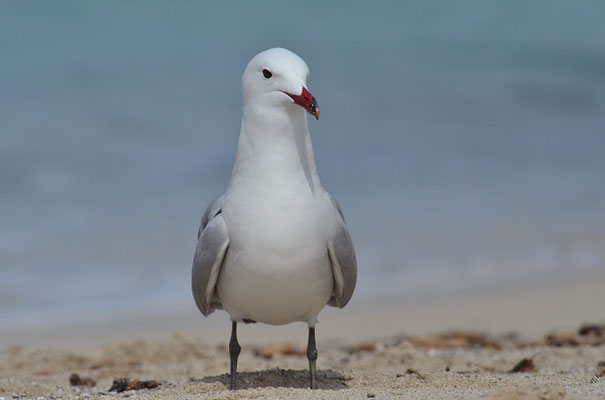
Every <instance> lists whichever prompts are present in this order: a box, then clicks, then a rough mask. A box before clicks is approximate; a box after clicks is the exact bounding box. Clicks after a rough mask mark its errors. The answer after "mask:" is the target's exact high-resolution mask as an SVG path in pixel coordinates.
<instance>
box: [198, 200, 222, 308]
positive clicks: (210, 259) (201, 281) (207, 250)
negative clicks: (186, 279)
mask: <svg viewBox="0 0 605 400" xmlns="http://www.w3.org/2000/svg"><path fill="white" fill-rule="evenodd" d="M223 198H224V195H223V196H220V197H218V198H217V199H215V200H214V201H213V202H212V203H210V205H209V206H208V207H207V208H206V211H204V215H203V216H202V222H201V224H200V229H199V231H198V235H197V237H198V241H197V247H196V249H195V256H194V257H193V267H192V268H191V288H192V291H193V298H194V299H195V304H196V305H197V308H199V310H200V311H201V312H202V314H204V315H205V316H208V315H209V314H211V313H212V312H213V311H214V310H216V309H217V308H218V309H222V306H221V303H220V301H219V300H218V297H217V295H216V290H215V287H216V281H217V280H218V275H219V272H220V270H221V265H222V264H223V260H224V258H225V254H226V253H227V248H228V246H229V232H228V230H227V224H225V220H224V219H223V216H222V215H221V210H222V204H223Z"/></svg>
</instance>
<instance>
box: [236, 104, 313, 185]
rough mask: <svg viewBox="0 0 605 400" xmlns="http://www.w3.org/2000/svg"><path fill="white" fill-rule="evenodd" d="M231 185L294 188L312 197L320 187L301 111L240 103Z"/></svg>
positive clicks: (303, 115) (293, 108)
mask: <svg viewBox="0 0 605 400" xmlns="http://www.w3.org/2000/svg"><path fill="white" fill-rule="evenodd" d="M233 185H244V186H249V185H250V186H251V187H254V188H255V190H259V191H262V190H264V189H265V188H266V187H274V188H275V189H279V188H282V189H283V188H286V187H290V188H292V187H293V186H297V189H296V191H297V192H298V191H300V190H304V191H309V192H310V193H311V194H315V192H316V191H317V190H318V189H319V188H320V185H321V184H320V182H319V176H318V174H317V167H316V166H315V157H314V155H313V146H312V144H311V137H310V135H309V127H308V125H307V116H306V115H305V111H304V110H303V109H302V108H299V107H298V106H294V107H292V106H289V105H287V106H284V107H274V108H273V107H271V108H262V107H258V106H253V105H250V104H246V103H244V106H243V109H242V126H241V132H240V137H239V144H238V148H237V156H236V159H235V165H234V166H233V173H232V176H231V182H230V186H233Z"/></svg>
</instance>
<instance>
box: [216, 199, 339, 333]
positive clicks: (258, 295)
mask: <svg viewBox="0 0 605 400" xmlns="http://www.w3.org/2000/svg"><path fill="white" fill-rule="evenodd" d="M284 189H285V190H284ZM290 189H291V188H290ZM319 189H320V188H319ZM288 190H289V189H287V188H282V190H281V191H275V190H273V191H271V193H272V196H271V198H270V199H269V198H268V197H267V196H263V195H262V192H259V195H253V194H251V193H250V191H247V199H248V201H246V202H243V201H234V202H230V201H228V199H227V200H226V202H225V206H224V209H223V216H224V218H225V220H226V221H227V225H228V226H237V229H234V230H233V232H231V231H230V232H229V237H230V241H229V248H228V252H227V255H226V258H225V261H224V263H223V266H222V268H221V272H220V275H219V280H218V283H217V290H218V296H219V299H220V301H221V303H222V305H223V308H224V309H225V310H226V311H227V312H228V313H229V314H230V315H231V317H232V318H233V319H234V320H241V319H251V320H254V321H258V322H263V323H266V324H271V325H282V324H287V323H290V322H295V321H311V322H312V323H314V320H315V317H316V316H317V314H318V313H319V312H320V311H321V310H322V309H323V307H324V306H325V305H326V304H327V302H328V300H329V299H330V297H331V295H332V290H333V285H334V283H333V276H332V268H331V264H330V260H329V257H328V252H327V238H326V232H327V231H328V229H326V224H327V223H329V218H326V214H327V213H328V212H329V210H328V209H327V204H326V203H325V198H324V196H323V190H321V191H322V193H317V194H316V195H314V194H312V193H310V192H308V191H307V194H306V195H305V194H302V193H299V194H298V196H295V195H293V193H287V192H288ZM232 194H233V193H232Z"/></svg>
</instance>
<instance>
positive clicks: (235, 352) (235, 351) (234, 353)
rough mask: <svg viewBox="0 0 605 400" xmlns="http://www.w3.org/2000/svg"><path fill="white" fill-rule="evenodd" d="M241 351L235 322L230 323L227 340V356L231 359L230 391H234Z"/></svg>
mask: <svg viewBox="0 0 605 400" xmlns="http://www.w3.org/2000/svg"><path fill="white" fill-rule="evenodd" d="M241 350H242V348H241V347H240V345H239V343H238V342H237V322H235V321H233V322H232V323H231V340H229V356H230V357H231V390H235V386H236V385H235V382H236V379H237V357H239V353H240V351H241Z"/></svg>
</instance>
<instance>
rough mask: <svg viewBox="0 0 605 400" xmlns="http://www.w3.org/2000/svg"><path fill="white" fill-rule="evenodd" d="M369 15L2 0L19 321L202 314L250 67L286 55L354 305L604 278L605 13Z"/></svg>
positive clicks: (569, 6)
mask: <svg viewBox="0 0 605 400" xmlns="http://www.w3.org/2000/svg"><path fill="white" fill-rule="evenodd" d="M368 4H369V3H364V2H339V3H337V2H330V3H329V4H328V3H324V2H319V1H317V2H309V1H307V2H296V3H292V4H286V3H280V2H193V1H187V2H185V1H183V2H180V1H179V2H149V1H146V2H142V1H141V2H117V1H113V2H111V1H105V2H95V3H92V2H76V1H73V2H42V1H37V2H36V1H31V2H2V3H0V50H1V52H0V315H1V317H0V319H1V320H2V321H3V322H2V324H1V325H3V326H5V327H6V326H9V325H12V326H13V327H14V326H15V325H17V326H23V327H24V328H27V327H30V328H35V327H37V326H40V325H44V324H54V323H60V322H63V321H71V320H74V319H83V318H84V319H85V318H92V317H91V315H96V316H99V315H101V316H103V315H105V316H107V315H116V314H120V313H128V312H130V311H132V310H141V309H142V310H149V309H156V310H158V309H159V310H166V311H170V310H176V309H183V308H187V307H190V308H193V307H194V304H193V301H192V299H191V294H190V281H189V279H190V275H189V274H190V266H191V259H192V257H193V250H194V247H195V240H196V232H197V228H198V224H199V219H200V216H201V213H202V211H203V209H204V208H205V206H206V204H207V203H208V202H209V201H210V200H212V199H213V198H214V197H215V196H216V195H218V194H220V193H222V192H223V191H224V189H225V188H226V185H227V182H228V179H229V176H230V173H231V166H232V163H233V158H234V155H235V150H236V145H237V137H238V134H239V124H240V91H239V90H240V89H239V85H240V77H241V73H242V71H243V69H244V67H245V65H246V64H247V62H248V61H249V59H250V58H251V57H252V56H254V55H255V54H256V53H258V52H259V51H262V50H265V49H267V48H270V47H275V46H282V47H286V48H288V49H290V50H293V51H294V52H296V53H298V54H299V55H300V56H301V57H303V58H304V59H305V60H306V61H307V63H308V64H309V66H310V68H311V76H310V79H309V82H308V83H309V87H310V90H311V92H312V93H313V94H314V95H315V96H316V97H317V99H318V100H319V103H320V105H321V110H322V118H321V120H319V121H318V122H315V121H310V126H311V134H312V139H313V142H314V149H315V155H316V158H317V163H318V167H319V170H320V176H321V178H322V181H323V184H324V186H325V187H326V188H327V189H328V190H329V191H330V192H331V193H332V194H333V195H334V196H335V197H336V198H337V199H338V200H339V201H340V203H341V204H342V206H343V209H344V211H345V214H346V215H347V220H348V223H349V225H350V229H351V232H352V236H353V238H354V240H355V243H356V246H357V252H358V258H359V268H360V272H359V282H358V292H357V294H356V296H358V297H359V298H369V297H375V298H379V297H380V296H382V295H385V294H388V295H393V294H397V293H404V292H413V291H422V292H423V293H424V294H425V295H429V296H430V295H433V294H437V293H440V292H442V291H447V290H477V288H480V287H482V286H484V285H494V284H495V283H496V282H499V283H501V284H505V283H507V284H511V285H514V284H515V282H521V281H524V280H527V279H531V277H536V276H537V277H539V276H546V275H548V276H567V275H573V274H578V273H583V272H589V271H594V270H598V269H604V268H605V265H604V260H605V230H604V227H605V156H604V154H605V40H604V39H605V24H603V20H602V16H603V15H604V13H605V3H603V2H599V1H592V2H591V1H586V2H581V3H577V2H575V3H571V2H565V1H549V2H516V1H507V2H502V1H484V2H471V1H467V2H455V3H454V2H447V1H426V2H378V3H372V5H371V6H370V5H368ZM354 301H355V298H354ZM1 329H2V328H1V327H0V330H1Z"/></svg>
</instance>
